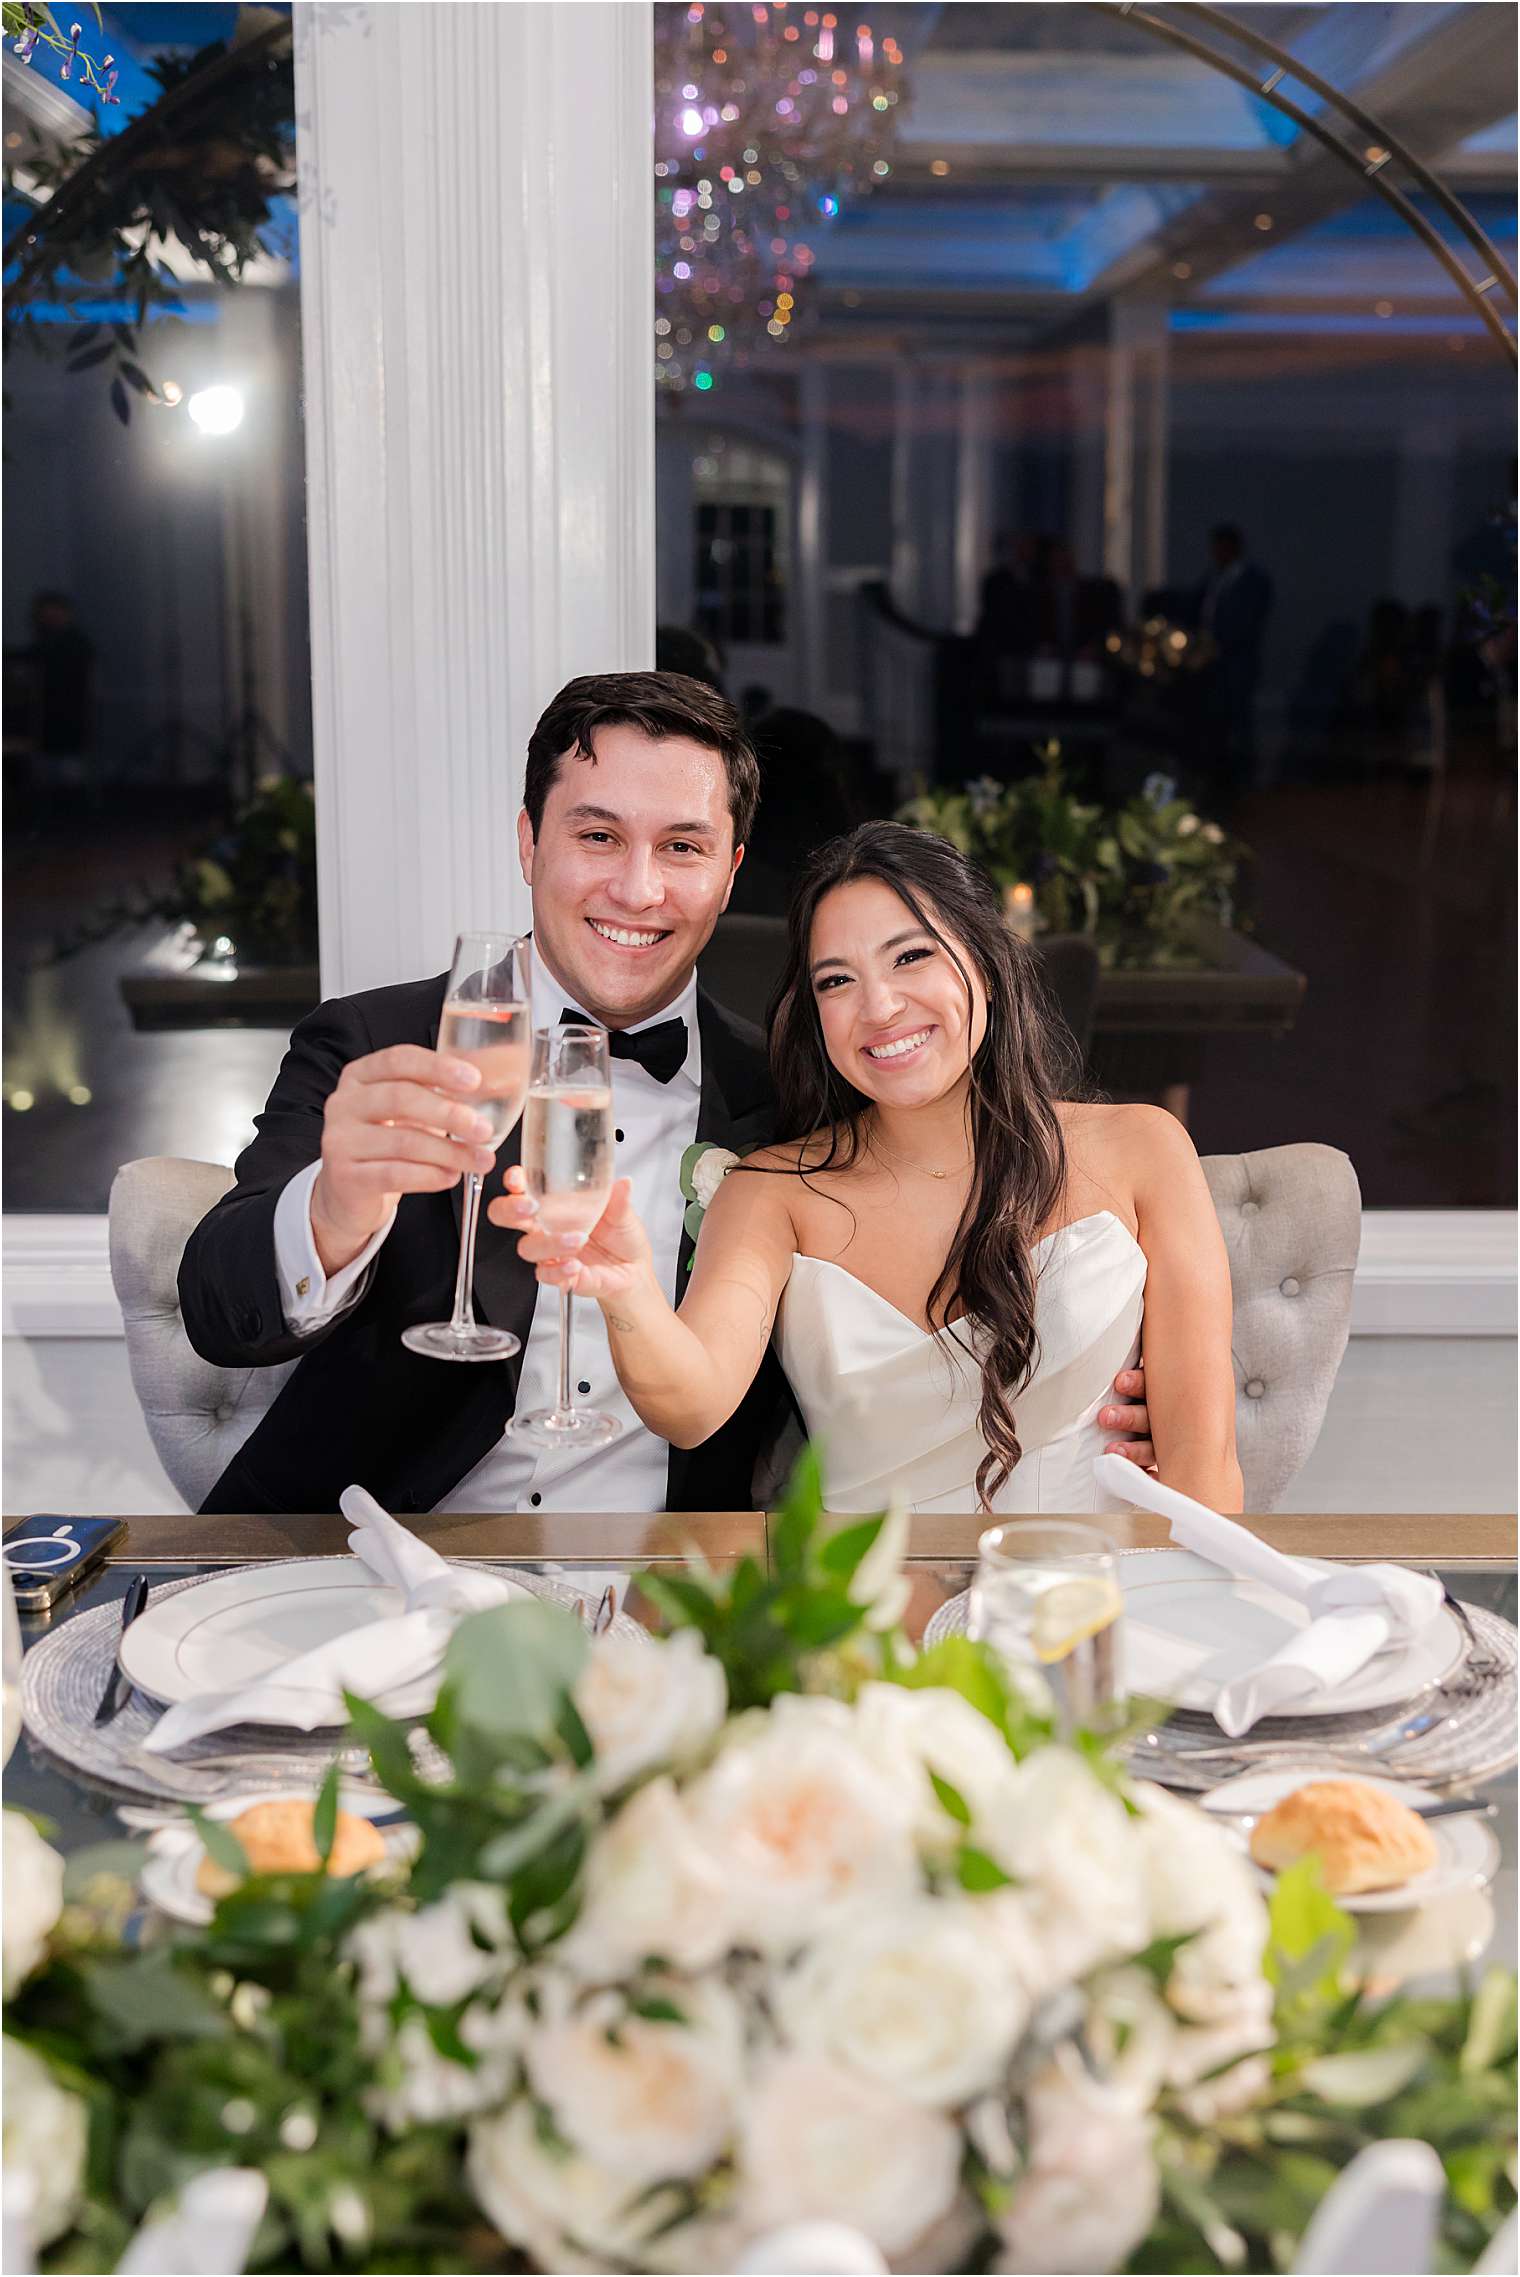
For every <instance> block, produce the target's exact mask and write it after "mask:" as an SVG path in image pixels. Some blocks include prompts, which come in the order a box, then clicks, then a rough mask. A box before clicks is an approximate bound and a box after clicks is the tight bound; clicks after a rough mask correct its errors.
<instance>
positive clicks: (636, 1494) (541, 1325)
mask: <svg viewBox="0 0 1520 2277" xmlns="http://www.w3.org/2000/svg"><path fill="white" fill-rule="evenodd" d="M562 1010H565V1011H571V1012H575V1013H578V1014H579V1015H580V1016H581V1017H582V1018H586V1017H588V1015H587V1014H585V1013H584V1012H583V1010H582V1008H581V1006H579V1005H578V1004H576V1002H575V1001H574V999H573V998H572V997H571V996H570V995H569V993H568V992H567V991H566V990H565V989H563V988H562V987H561V986H560V984H559V982H558V981H557V980H555V979H554V977H553V975H552V974H551V973H550V971H549V969H548V967H547V966H546V965H545V964H544V962H543V959H542V958H541V957H540V955H539V953H538V950H537V947H536V946H535V948H534V950H533V1023H534V1026H535V1027H554V1026H555V1025H557V1023H558V1021H559V1017H560V1013H561V1011H562ZM676 1019H681V1020H684V1021H685V1022H686V1061H685V1064H684V1066H683V1067H682V1068H681V1069H680V1070H679V1072H678V1073H677V1074H676V1075H674V1076H673V1077H672V1078H671V1080H670V1082H669V1083H657V1082H656V1081H655V1079H654V1077H653V1076H652V1075H650V1074H649V1073H648V1072H647V1071H646V1070H645V1069H644V1068H642V1067H640V1066H639V1065H638V1063H637V1061H636V1060H626V1059H615V1060H614V1061H613V1062H612V1104H613V1115H614V1118H615V1128H616V1131H617V1163H616V1168H617V1175H618V1176H619V1177H621V1178H627V1179H629V1180H631V1182H632V1188H633V1206H634V1208H635V1209H636V1210H637V1211H638V1214H639V1216H640V1218H641V1219H642V1220H643V1223H644V1229H645V1231H646V1232H647V1234H648V1235H649V1242H650V1247H651V1248H652V1250H653V1251H654V1262H655V1270H656V1272H657V1273H658V1275H659V1278H660V1285H661V1287H662V1288H664V1289H666V1290H667V1291H668V1292H669V1295H670V1300H671V1302H672V1304H676V1303H678V1302H679V1301H680V1296H681V1291H680V1290H679V1289H678V1288H677V1286H676V1281H677V1275H678V1273H679V1270H680V1250H681V1226H682V1221H683V1219H684V1218H685V1215H686V1201H685V1197H684V1195H683V1194H682V1192H681V1184H680V1169H681V1157H682V1155H683V1154H684V1153H685V1151H686V1149H687V1147H689V1146H690V1145H691V1144H692V1142H693V1140H694V1139H695V1138H696V1135H697V1112H698V1109H699V1107H700V1105H701V1099H702V1039H701V1035H700V1032H699V1030H698V1026H697V982H696V975H695V974H693V975H692V976H691V978H690V979H689V980H688V981H687V984H686V986H685V988H684V989H683V990H682V992H681V994H680V995H679V996H678V997H677V998H676V999H675V1001H674V1003H672V1004H667V1005H666V1006H665V1007H664V1009H663V1010H662V1011H659V1012H656V1013H654V1014H653V1015H652V1017H651V1018H649V1019H648V1020H640V1021H636V1022H635V1023H634V1027H633V1029H632V1030H631V1031H630V1032H631V1033H632V1032H636V1031H637V1029H639V1028H652V1027H655V1026H657V1025H658V1024H659V1023H660V1022H662V1021H665V1020H676ZM320 1168H321V1164H320V1163H319V1162H313V1163H309V1164H308V1165H307V1167H306V1169H304V1170H301V1171H298V1172H297V1173H296V1175H295V1177H294V1178H292V1179H291V1180H290V1181H289V1183H288V1184H287V1186H286V1187H285V1189H284V1191H283V1193H282V1194H281V1195H280V1199H279V1201H278V1202H277V1203H276V1205H275V1213H274V1241H275V1263H276V1268H277V1271H278V1275H279V1282H280V1299H281V1303H282V1305H283V1307H284V1312H285V1325H286V1327H287V1328H288V1329H289V1331H290V1333H291V1334H292V1335H293V1336H309V1335H311V1334H312V1333H313V1332H314V1331H315V1330H317V1329H319V1328H324V1327H326V1326H327V1325H328V1324H329V1323H330V1322H331V1321H333V1320H335V1319H337V1318H338V1317H339V1316H340V1315H341V1314H343V1313H345V1312H347V1311H348V1310H349V1309H350V1307H351V1306H353V1305H355V1304H357V1303H358V1302H359V1300H360V1298H361V1297H362V1296H363V1294H364V1291H365V1289H366V1288H367V1287H368V1285H369V1277H370V1268H371V1266H372V1264H373V1262H374V1259H375V1256H376V1254H377V1253H378V1251H379V1248H380V1245H381V1243H382V1242H383V1241H384V1240H385V1237H386V1235H387V1234H388V1233H389V1232H390V1229H391V1225H392V1224H393V1223H394V1213H393V1214H392V1217H391V1218H388V1219H387V1220H386V1222H385V1224H384V1225H383V1226H382V1227H381V1228H380V1230H379V1232H378V1233H377V1234H375V1236H374V1237H373V1239H372V1240H371V1241H370V1242H369V1243H368V1244H367V1245H366V1247H365V1248H364V1249H363V1250H361V1251H360V1253H359V1255H358V1256H357V1257H356V1258H355V1259H354V1260H353V1262H352V1264H349V1265H345V1266H344V1267H343V1268H342V1270H341V1271H340V1272H337V1273H334V1274H333V1275H332V1276H331V1278H330V1279H329V1277H328V1276H327V1275H326V1274H324V1272H323V1271H322V1266H321V1262H320V1260H319V1259H318V1256H317V1248H316V1242H315V1240H314V1239H313V1236H312V1230H311V1190H312V1187H313V1186H314V1185H315V1184H316V1180H317V1173H318V1171H319V1170H320ZM558 1299H559V1292H558V1290H556V1289H545V1288H540V1289H539V1291H538V1301H537V1303H536V1305H535V1307H534V1312H533V1325H532V1327H531V1328H530V1330H529V1331H528V1337H527V1342H526V1345H525V1347H524V1351H523V1356H522V1374H521V1377H520V1379H519V1383H518V1390H517V1406H518V1409H519V1411H520V1412H521V1413H523V1414H526V1413H527V1412H528V1411H529V1410H530V1409H535V1408H544V1407H552V1406H553V1405H554V1403H555V1400H556V1399H557V1397H558V1395H559V1301H558ZM573 1325H574V1338H573V1343H572V1347H571V1366H570V1380H571V1383H572V1384H573V1385H574V1386H575V1387H576V1395H577V1399H578V1400H579V1401H580V1402H582V1403H583V1404H584V1405H585V1406H587V1407H591V1408H597V1409H600V1410H601V1411H602V1412H603V1413H604V1414H608V1415H615V1416H617V1417H618V1419H619V1421H620V1422H621V1423H622V1426H623V1428H622V1430H621V1431H620V1432H619V1434H618V1436H617V1437H616V1438H615V1439H613V1440H610V1441H609V1442H608V1443H607V1444H606V1445H604V1446H600V1447H590V1448H587V1449H585V1450H584V1451H577V1452H573V1453H561V1452H559V1451H558V1450H557V1449H548V1448H539V1447H531V1446H528V1445H526V1444H524V1443H523V1442H522V1441H520V1440H516V1439H512V1438H509V1437H507V1436H506V1434H505V1433H503V1435H502V1437H501V1438H500V1439H499V1440H498V1441H497V1443H496V1445H495V1446H494V1447H493V1448H492V1449H491V1451H490V1453H489V1454H488V1455H486V1456H484V1457H483V1458H482V1460H481V1461H480V1462H478V1463H477V1464H476V1466H475V1468H474V1469H473V1470H472V1471H470V1472H468V1473H467V1475H466V1476H465V1477H464V1478H462V1479H461V1480H460V1481H459V1484H458V1485H457V1486H456V1487H455V1488H454V1489H453V1490H452V1492H451V1493H449V1494H447V1495H445V1496H444V1498H443V1500H442V1501H441V1502H439V1503H438V1504H437V1505H436V1507H437V1508H438V1509H440V1510H471V1511H504V1510H663V1509H664V1507H665V1500H666V1476H667V1467H668V1465H669V1461H670V1449H669V1448H668V1446H667V1445H666V1443H665V1441H664V1440H663V1439H656V1438H655V1437H654V1436H653V1434H652V1433H651V1432H649V1431H646V1430H645V1428H644V1426H643V1424H642V1423H641V1422H640V1421H639V1419H638V1417H637V1416H636V1415H635V1414H634V1411H633V1409H632V1407H631V1406H630V1405H629V1403H628V1400H627V1399H626V1398H625V1396H624V1393H623V1388H622V1386H621V1385H620V1384H619V1382H618V1380H617V1374H616V1371H615V1370H614V1368H613V1365H612V1354H611V1350H610V1348H609V1346H608V1343H607V1328H606V1323H605V1322H604V1321H603V1319H602V1315H601V1309H600V1307H599V1306H597V1305H594V1304H589V1303H586V1302H584V1301H583V1302H582V1303H580V1304H578V1305H576V1307H575V1308H574V1323H573ZM437 1364H438V1365H439V1366H442V1365H443V1364H444V1363H442V1362H439V1363H437Z"/></svg>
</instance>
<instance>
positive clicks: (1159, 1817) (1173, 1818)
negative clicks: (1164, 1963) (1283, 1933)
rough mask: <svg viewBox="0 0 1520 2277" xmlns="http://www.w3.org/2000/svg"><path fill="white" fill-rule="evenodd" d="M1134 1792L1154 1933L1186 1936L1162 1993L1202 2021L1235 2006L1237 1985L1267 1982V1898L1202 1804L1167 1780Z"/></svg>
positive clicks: (1239, 1988) (1239, 1852)
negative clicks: (1174, 1791) (1264, 1961)
mask: <svg viewBox="0 0 1520 2277" xmlns="http://www.w3.org/2000/svg"><path fill="white" fill-rule="evenodd" d="M1134 1799H1135V1801H1136V1803H1137V1804H1138V1805H1139V1807H1140V1813H1141V1815H1140V1817H1139V1819H1138V1820H1136V1821H1134V1822H1132V1823H1133V1825H1134V1829H1135V1833H1136V1835H1137V1837H1138V1848H1139V1854H1140V1860H1141V1871H1142V1873H1143V1874H1144V1877H1145V1893H1146V1900H1147V1904H1148V1908H1149V1912H1150V1924H1151V1936H1152V1937H1184V1936H1185V1937H1187V1938H1188V1940H1189V1941H1188V1943H1187V1944H1186V1945H1184V1946H1183V1947H1182V1949H1181V1950H1180V1952H1179V1953H1178V1955H1177V1959H1176V1962H1175V1964H1174V1966H1173V1970H1172V1976H1171V1981H1170V1983H1169V1984H1168V1986H1167V1998H1168V1999H1169V2000H1170V2001H1171V2003H1172V2005H1173V2007H1174V2008H1176V2009H1177V2010H1178V2011H1179V2013H1180V2014H1182V2015H1184V2016H1186V2017H1188V2018H1189V2019H1190V2020H1192V2021H1193V2022H1196V2023H1200V2024H1205V2023H1210V2022H1212V2021H1213V2020H1214V2016H1215V2015H1216V2014H1223V2013H1229V2014H1234V2013H1235V2012H1236V2011H1237V2010H1238V2008H1239V2003H1240V1994H1241V1993H1242V1991H1243V1990H1247V1989H1251V1988H1255V1987H1258V1986H1261V1985H1263V1983H1264V1979H1263V1977H1262V1973H1261V1971H1262V1956H1263V1954H1264V1953H1265V1951H1266V1945H1267V1908H1266V1901H1265V1900H1264V1898H1263V1897H1262V1894H1261V1891H1260V1889H1259V1888H1258V1886H1257V1883H1256V1877H1255V1875H1254V1874H1253V1873H1252V1871H1251V1867H1250V1864H1249V1862H1248V1861H1247V1859H1246V1856H1245V1853H1244V1852H1243V1851H1242V1850H1241V1848H1240V1846H1239V1844H1238V1843H1237V1842H1236V1841H1235V1839H1234V1837H1233V1836H1232V1835H1231V1834H1229V1833H1228V1832H1227V1831H1226V1829H1225V1828H1224V1827H1222V1826H1220V1825H1219V1824H1217V1822H1216V1821H1215V1820H1213V1819H1211V1818H1210V1817H1209V1815H1208V1813H1207V1812H1206V1811H1202V1810H1200V1809H1199V1808H1198V1807H1197V1805H1196V1804H1195V1803H1189V1802H1185V1801H1184V1800H1183V1799H1182V1797H1181V1796H1179V1795H1172V1794H1168V1793H1167V1791H1166V1789H1165V1788H1164V1787H1154V1786H1149V1785H1140V1786H1137V1787H1136V1788H1135V1789H1134ZM1268 2006H1269V2007H1270V2002H1269V2003H1268Z"/></svg>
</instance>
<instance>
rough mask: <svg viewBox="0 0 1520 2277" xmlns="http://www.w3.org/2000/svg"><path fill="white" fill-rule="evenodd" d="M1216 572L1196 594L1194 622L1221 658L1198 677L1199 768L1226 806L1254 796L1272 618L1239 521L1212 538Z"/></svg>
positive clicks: (1264, 579)
mask: <svg viewBox="0 0 1520 2277" xmlns="http://www.w3.org/2000/svg"><path fill="white" fill-rule="evenodd" d="M1209 554H1210V558H1211V567H1210V569H1209V573H1208V575H1207V576H1206V577H1205V578H1204V580H1203V582H1202V583H1201V584H1200V585H1199V586H1197V587H1196V588H1195V590H1194V592H1193V595H1192V599H1191V605H1190V608H1189V618H1190V621H1191V623H1192V624H1193V625H1195V626H1196V627H1197V629H1198V630H1199V631H1200V632H1206V633H1208V634H1209V635H1210V636H1211V638H1212V640H1213V642H1214V646H1215V651H1216V653H1215V657H1214V661H1213V663H1212V664H1211V665H1210V666H1209V668H1208V670H1207V671H1206V672H1204V673H1202V674H1201V675H1200V681H1199V710H1200V722H1199V724H1200V728H1201V733H1202V742H1203V749H1202V750H1201V752H1200V754H1199V758H1200V763H1201V765H1202V768H1203V771H1204V773H1205V775H1206V776H1207V778H1208V779H1209V781H1210V782H1211V783H1212V784H1213V786H1214V787H1215V794H1216V798H1217V800H1218V802H1219V804H1220V805H1221V807H1224V808H1227V807H1229V806H1231V805H1233V803H1234V801H1235V800H1236V799H1237V798H1238V797H1239V796H1240V794H1241V793H1242V792H1243V791H1246V790H1249V788H1250V786H1251V782H1252V778H1253V776H1254V774H1255V770H1256V692H1257V688H1258V686H1259V685H1260V681H1261V647H1262V638H1263V635H1264V634H1265V632H1266V627H1267V619H1268V617H1269V616H1270V615H1271V613H1272V580H1271V578H1270V577H1268V575H1267V573H1266V571H1265V570H1263V569H1258V567H1257V566H1256V564H1255V562H1253V561H1251V560H1250V559H1249V557H1248V556H1247V553H1246V541H1245V537H1244V534H1243V533H1242V531H1241V530H1240V529H1239V528H1238V527H1237V525H1236V524H1235V523H1234V522H1219V523H1216V525H1215V527H1214V528H1213V529H1212V530H1211V531H1210V532H1209Z"/></svg>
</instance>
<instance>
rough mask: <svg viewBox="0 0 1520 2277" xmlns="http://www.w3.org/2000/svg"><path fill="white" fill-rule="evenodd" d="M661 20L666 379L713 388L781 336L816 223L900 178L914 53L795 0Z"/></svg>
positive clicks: (658, 267) (674, 13)
mask: <svg viewBox="0 0 1520 2277" xmlns="http://www.w3.org/2000/svg"><path fill="white" fill-rule="evenodd" d="M655 19H656V28H655V169H654V171H655V325H654V329H655V373H656V377H657V379H658V380H659V382H660V384H661V386H663V387H665V388H668V389H671V390H674V391H678V392H679V391H684V390H685V389H686V388H688V387H692V388H695V389H697V390H698V392H699V393H706V392H707V391H708V390H709V389H711V388H712V387H713V386H715V385H716V383H717V381H718V379H719V377H720V376H721V374H722V372H723V370H724V369H725V367H728V366H732V365H740V366H742V365H744V364H746V363H747V362H748V361H749V360H750V357H751V355H752V354H753V353H754V351H756V350H757V349H769V348H770V347H772V346H774V347H782V346H784V345H785V342H786V341H787V339H788V337H789V336H790V334H791V331H792V327H793V324H794V322H795V320H796V316H797V310H798V302H799V295H800V294H801V293H802V292H803V288H804V287H805V286H806V283H807V278H808V275H809V272H810V271H811V269H812V266H813V260H814V253H813V239H814V237H815V235H816V234H817V232H818V230H819V229H820V228H822V227H825V226H826V225H827V224H828V223H829V222H830V221H832V220H833V219H834V217H835V215H837V214H838V212H839V210H840V207H841V205H843V204H844V202H845V201H846V199H848V198H849V197H851V196H855V195H859V194H861V193H863V192H866V191H869V190H871V189H873V188H874V187H875V186H876V184H877V183H879V182H883V181H885V180H886V178H887V176H888V175H889V174H890V173H891V171H892V161H891V158H890V156H889V152H890V151H891V148H892V145H893V142H894V140H895V136H896V129H897V120H898V115H899V109H900V105H901V103H902V100H903V92H904V91H903V85H902V61H903V58H902V50H901V48H900V47H899V46H898V44H897V42H896V40H895V39H893V38H892V37H891V36H890V35H887V36H883V37H880V38H878V37H876V36H874V35H873V33H872V31H871V27H870V25H869V24H867V23H855V24H853V25H852V26H850V28H849V29H846V28H844V26H843V25H842V24H841V21H840V19H839V17H838V16H837V15H835V14H833V13H832V12H830V11H827V10H824V9H818V8H806V9H803V8H799V7H796V6H789V5H788V0H769V4H767V5H763V6H762V5H750V6H734V7H732V8H725V9H721V10H720V9H718V8H714V7H709V6H706V5H703V4H702V0H692V5H690V6H685V7H681V6H669V7H659V8H657V9H656V11H655Z"/></svg>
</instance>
